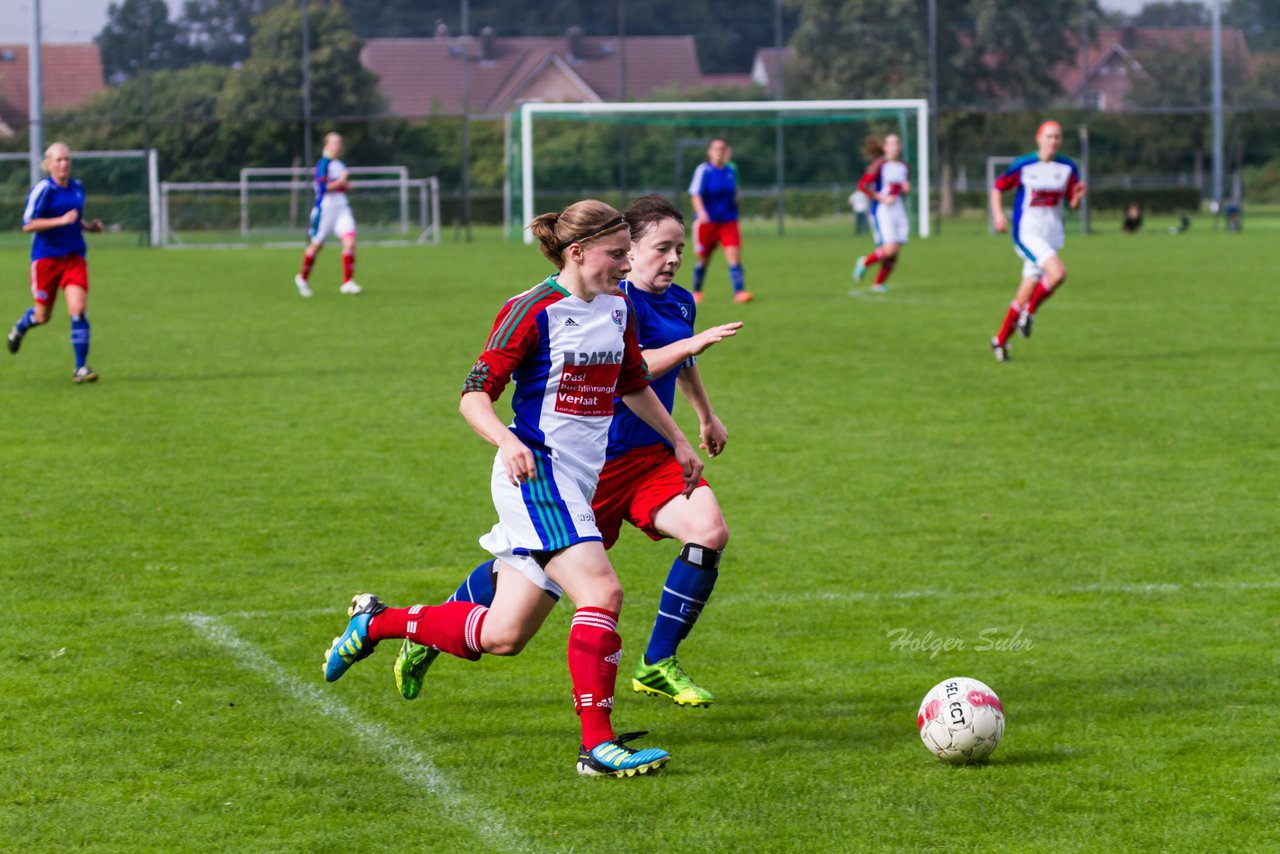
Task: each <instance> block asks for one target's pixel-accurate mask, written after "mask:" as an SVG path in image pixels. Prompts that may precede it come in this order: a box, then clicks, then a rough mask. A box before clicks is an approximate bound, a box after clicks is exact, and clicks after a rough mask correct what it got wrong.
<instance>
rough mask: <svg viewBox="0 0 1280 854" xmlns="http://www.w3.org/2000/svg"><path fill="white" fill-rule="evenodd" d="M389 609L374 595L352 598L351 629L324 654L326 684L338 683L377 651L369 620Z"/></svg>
mask: <svg viewBox="0 0 1280 854" xmlns="http://www.w3.org/2000/svg"><path fill="white" fill-rule="evenodd" d="M385 610H387V606H386V605H384V604H382V600H381V599H379V598H378V597H377V596H374V595H373V594H372V593H357V594H356V595H355V596H353V597H351V607H350V608H348V609H347V614H348V615H350V617H351V621H350V622H349V623H347V630H346V631H345V632H343V633H342V634H341V635H339V636H338V637H336V638H334V639H333V645H332V646H330V647H329V651H328V652H326V653H325V654H324V681H326V682H337V681H338V680H339V679H341V678H342V674H344V673H346V672H347V670H348V669H349V668H350V667H351V665H353V664H355V663H356V662H357V661H359V660H360V659H362V658H365V657H367V656H368V655H369V653H371V652H373V648H374V646H375V645H376V644H375V642H374V641H371V640H369V621H370V620H372V619H373V618H374V616H375V615H376V614H381V613H382V612H383V611H385Z"/></svg>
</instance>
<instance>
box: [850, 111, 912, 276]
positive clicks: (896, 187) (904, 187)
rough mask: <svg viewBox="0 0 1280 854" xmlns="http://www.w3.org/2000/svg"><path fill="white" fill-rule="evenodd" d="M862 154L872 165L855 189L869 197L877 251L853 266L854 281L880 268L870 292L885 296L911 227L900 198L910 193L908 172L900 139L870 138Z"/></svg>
mask: <svg viewBox="0 0 1280 854" xmlns="http://www.w3.org/2000/svg"><path fill="white" fill-rule="evenodd" d="M862 151H863V153H864V154H866V155H867V157H870V158H871V165H870V166H868V167H867V171H866V172H865V173H864V174H863V176H862V180H860V181H858V189H859V190H861V191H862V192H864V193H866V194H867V195H868V196H870V197H871V228H872V232H873V233H874V235H875V238H876V250H875V251H874V252H872V253H871V254H870V255H863V256H862V257H861V258H859V259H858V260H857V262H856V263H855V264H854V265H853V278H854V281H858V282H861V281H862V279H863V277H865V276H866V275H867V268H868V267H872V266H874V265H876V264H879V265H880V272H879V273H877V274H876V281H875V283H874V284H873V285H872V286H871V290H873V291H875V292H876V293H884V292H885V291H887V290H888V287H887V286H886V285H885V282H887V281H888V280H889V274H891V273H892V272H893V268H894V267H896V266H897V265H898V250H900V249H901V248H902V246H903V245H904V244H905V243H906V242H907V238H908V237H909V236H910V232H911V223H910V222H909V221H908V219H907V205H906V200H905V199H904V198H903V196H904V195H905V194H907V193H909V192H911V170H910V168H909V167H908V166H907V164H906V163H904V162H903V161H902V138H901V137H899V136H898V135H897V134H896V133H891V134H889V135H888V136H886V137H885V138H884V140H881V139H879V138H878V137H874V136H869V137H867V139H866V141H865V142H864V143H863V146H862Z"/></svg>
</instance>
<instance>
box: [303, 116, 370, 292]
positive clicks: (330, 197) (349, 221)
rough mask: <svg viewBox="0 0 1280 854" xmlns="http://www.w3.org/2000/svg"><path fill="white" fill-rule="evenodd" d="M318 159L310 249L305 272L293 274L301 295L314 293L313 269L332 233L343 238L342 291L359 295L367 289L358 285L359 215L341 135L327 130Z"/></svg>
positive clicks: (304, 267) (304, 254) (308, 233)
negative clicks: (351, 199) (354, 210)
mask: <svg viewBox="0 0 1280 854" xmlns="http://www.w3.org/2000/svg"><path fill="white" fill-rule="evenodd" d="M321 155H322V156H321V157H320V160H319V162H317V163H316V174H315V179H316V202H315V205H314V206H313V207H312V208H311V224H310V225H309V226H308V230H307V238H308V241H309V242H308V243H307V248H306V249H305V250H303V253H302V271H301V272H300V273H298V275H296V276H294V277H293V283H294V285H296V286H297V288H298V293H299V294H300V295H301V296H304V297H309V296H311V285H310V279H311V268H312V266H314V265H315V263H316V256H317V255H319V254H320V250H321V249H323V248H324V242H325V241H326V240H328V239H329V235H331V234H337V235H338V239H339V240H341V241H342V286H341V287H339V288H338V292H339V293H344V294H358V293H361V292H363V290H364V288H362V287H360V286H359V285H357V284H356V280H355V278H353V277H354V276H355V273H356V218H355V215H354V214H353V213H352V212H351V202H349V201H348V200H347V192H348V191H349V190H350V189H351V173H350V172H348V171H347V164H345V163H343V162H342V161H341V160H339V159H338V158H339V157H341V156H342V135H341V134H337V133H327V134H325V137H324V148H323V150H322V151H321Z"/></svg>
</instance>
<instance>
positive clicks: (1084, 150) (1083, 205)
mask: <svg viewBox="0 0 1280 854" xmlns="http://www.w3.org/2000/svg"><path fill="white" fill-rule="evenodd" d="M1089 2H1090V0H1084V2H1082V3H1081V4H1080V50H1081V56H1082V59H1081V69H1082V70H1081V78H1082V80H1083V81H1084V83H1083V85H1082V86H1081V89H1080V108H1081V110H1080V114H1081V117H1082V120H1081V122H1080V166H1081V167H1082V168H1083V170H1084V174H1083V175H1081V176H1080V177H1081V178H1083V179H1084V182H1085V185H1086V186H1088V183H1089ZM1080 233H1081V234H1088V233H1089V197H1088V196H1087V195H1086V196H1084V197H1083V198H1081V199H1080Z"/></svg>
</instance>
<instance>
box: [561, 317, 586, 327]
mask: <svg viewBox="0 0 1280 854" xmlns="http://www.w3.org/2000/svg"><path fill="white" fill-rule="evenodd" d="M564 325H565V326H581V325H582V324H580V323H578V321H576V320H574V319H573V318H572V317H567V318H565V321H564Z"/></svg>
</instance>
